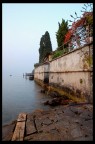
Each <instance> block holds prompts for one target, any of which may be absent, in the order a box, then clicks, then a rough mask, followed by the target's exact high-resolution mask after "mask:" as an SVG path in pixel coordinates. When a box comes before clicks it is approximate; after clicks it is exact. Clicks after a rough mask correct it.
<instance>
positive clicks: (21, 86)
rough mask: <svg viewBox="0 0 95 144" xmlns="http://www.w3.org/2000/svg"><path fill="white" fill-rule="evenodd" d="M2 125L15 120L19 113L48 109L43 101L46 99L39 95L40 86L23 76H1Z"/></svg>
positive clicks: (45, 96)
mask: <svg viewBox="0 0 95 144" xmlns="http://www.w3.org/2000/svg"><path fill="white" fill-rule="evenodd" d="M2 84H3V87H2V125H4V124H7V123H10V122H11V121H12V120H15V119H17V116H18V114H19V113H20V112H32V111H34V110H35V109H49V106H44V104H43V101H45V100H47V99H48V96H47V95H46V94H42V93H40V90H41V89H42V87H41V86H39V85H38V84H36V83H35V81H30V80H29V79H26V78H25V77H24V78H23V76H15V75H13V76H9V75H6V76H3V79H2Z"/></svg>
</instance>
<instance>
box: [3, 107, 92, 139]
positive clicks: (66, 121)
mask: <svg viewBox="0 0 95 144" xmlns="http://www.w3.org/2000/svg"><path fill="white" fill-rule="evenodd" d="M15 126H16V121H15V122H13V123H12V124H9V125H6V126H3V127H2V141H11V139H12V135H13V132H14V129H15ZM82 140H83V141H92V140H93V105H91V104H78V105H65V106H64V105H60V106H58V107H54V108H51V110H47V111H44V110H36V111H34V112H33V113H29V114H27V119H26V128H25V135H24V141H82Z"/></svg>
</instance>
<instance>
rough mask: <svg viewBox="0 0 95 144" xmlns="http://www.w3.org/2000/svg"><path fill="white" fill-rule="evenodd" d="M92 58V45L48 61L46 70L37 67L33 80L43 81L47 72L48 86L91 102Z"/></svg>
mask: <svg viewBox="0 0 95 144" xmlns="http://www.w3.org/2000/svg"><path fill="white" fill-rule="evenodd" d="M92 57H93V45H92V44H89V45H86V46H84V47H81V48H79V49H76V50H73V51H71V52H69V53H68V54H65V55H63V56H61V57H59V58H56V59H54V60H52V61H50V65H49V66H48V67H47V68H45V66H43V65H42V66H40V67H38V68H37V70H36V69H35V78H38V79H41V80H44V76H45V74H44V72H45V73H46V72H48V71H49V84H50V85H52V86H56V87H60V88H61V89H63V91H66V92H67V93H70V94H72V95H73V96H77V97H80V98H81V97H84V98H85V99H86V101H89V102H92V101H93V98H92V97H93V96H92V93H93V92H92V91H93V90H92V89H93V83H92V79H93V78H92V75H93V61H92V60H93V58H92ZM43 67H44V68H43ZM37 71H38V74H37V73H36V72H37ZM39 72H40V73H41V74H40V73H39ZM42 73H43V77H42Z"/></svg>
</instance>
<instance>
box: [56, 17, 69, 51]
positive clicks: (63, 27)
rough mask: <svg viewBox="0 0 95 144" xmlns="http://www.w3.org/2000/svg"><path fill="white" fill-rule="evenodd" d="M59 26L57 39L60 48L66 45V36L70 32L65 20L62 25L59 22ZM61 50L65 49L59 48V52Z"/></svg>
mask: <svg viewBox="0 0 95 144" xmlns="http://www.w3.org/2000/svg"><path fill="white" fill-rule="evenodd" d="M58 25H59V29H58V31H57V32H56V39H57V44H58V47H60V46H62V45H63V44H64V39H65V34H66V33H67V31H68V21H66V22H65V20H64V19H62V23H59V22H58ZM60 49H63V48H62V47H61V48H58V50H60Z"/></svg>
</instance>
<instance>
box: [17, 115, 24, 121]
mask: <svg viewBox="0 0 95 144" xmlns="http://www.w3.org/2000/svg"><path fill="white" fill-rule="evenodd" d="M25 120H26V114H25V113H20V114H19V116H18V119H17V121H18V122H20V121H25Z"/></svg>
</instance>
